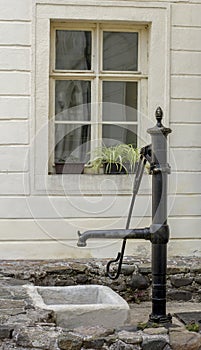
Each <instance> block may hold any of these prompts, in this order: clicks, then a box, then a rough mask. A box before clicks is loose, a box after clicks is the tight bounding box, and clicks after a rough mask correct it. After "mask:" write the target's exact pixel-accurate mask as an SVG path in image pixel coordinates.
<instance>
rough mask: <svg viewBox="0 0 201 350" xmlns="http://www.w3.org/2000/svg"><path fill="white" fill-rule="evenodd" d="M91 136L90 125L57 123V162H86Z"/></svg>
mask: <svg viewBox="0 0 201 350" xmlns="http://www.w3.org/2000/svg"><path fill="white" fill-rule="evenodd" d="M90 138H91V126H90V125H77V124H55V145H56V146H55V163H58V162H67V163H76V162H80V161H81V162H86V161H87V160H88V158H89V157H88V152H89V150H90V147H89V145H90Z"/></svg>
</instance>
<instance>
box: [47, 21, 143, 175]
mask: <svg viewBox="0 0 201 350" xmlns="http://www.w3.org/2000/svg"><path fill="white" fill-rule="evenodd" d="M70 26H71V25H70V24H68V25H66V27H67V28H65V26H61V27H59V26H58V25H56V24H55V25H53V27H54V28H53V33H54V35H53V38H54V40H53V45H52V46H53V48H54V49H53V54H52V55H51V57H52V59H53V62H52V63H51V67H52V69H51V72H50V79H51V81H52V82H53V83H51V84H50V87H51V86H53V87H54V88H53V90H54V92H53V94H52V100H53V101H52V102H53V109H52V110H53V120H54V121H55V122H54V128H53V130H52V135H53V136H52V137H50V140H54V142H55V155H54V156H51V159H50V167H49V169H50V173H54V163H55V162H56V161H57V160H58V159H63V161H65V162H67V161H68V160H69V157H70V156H71V154H70V152H71V153H72V158H74V159H75V158H77V159H78V158H79V160H84V161H85V160H87V159H88V157H89V151H92V150H93V149H94V148H95V147H97V146H100V145H101V144H102V142H105V140H106V139H107V141H106V142H105V143H107V145H108V146H109V145H110V144H115V143H116V144H117V143H132V144H133V145H134V146H137V139H138V138H137V135H138V124H139V121H138V109H139V106H140V103H139V95H140V88H139V82H140V81H141V80H142V79H143V78H144V77H143V76H141V73H139V71H138V70H139V67H140V60H139V57H140V55H139V43H140V30H139V29H138V30H133V29H130V28H129V30H128V29H125V28H123V27H122V28H121V29H119V28H118V29H116V28H115V29H114V28H113V27H112V29H110V28H108V26H107V29H105V28H104V26H102V25H101V26H100V25H99V24H97V25H96V26H94V24H93V26H92V27H91V28H90V26H88V27H87V26H86V25H85V26H84V27H80V28H76V27H75V26H76V25H75V24H74V25H73V26H72V28H70ZM69 37H71V39H72V38H73V37H74V41H75V42H76V40H77V42H78V41H80V42H81V44H82V45H81V50H80V51H79V52H81V53H80V54H79V55H77V56H76V55H75V51H76V50H75V49H74V48H73V49H72V51H74V52H73V53H71V54H70V59H69V60H68V62H67V61H66V62H67V63H66V62H65V57H66V55H67V54H68V52H69V51H70V47H73V45H70V44H69V41H68V40H67V38H68V39H69ZM61 38H64V42H67V44H66V48H65V50H64V44H63V43H62V44H61ZM81 38H82V39H81ZM118 38H120V39H121V40H120V43H121V44H119V46H117V45H116V44H117V41H118ZM122 38H124V40H123V39H122ZM59 39H60V43H59ZM112 42H113V43H114V44H115V45H112ZM131 42H132V44H131ZM108 43H109V44H110V46H111V48H110V49H109V51H107V50H106V48H107V47H108ZM129 46H130V47H129ZM125 48H127V50H128V52H129V54H128V52H127V54H125ZM106 51H107V52H106ZM60 52H61V53H60ZM122 53H123V54H122ZM109 54H113V55H115V56H117V58H118V59H117V60H111V59H110V55H109ZM145 54H146V53H145ZM58 55H61V59H58V58H57V56H58ZM128 56H129V57H128ZM72 57H75V61H76V60H77V59H78V60H79V59H80V60H81V63H79V64H78V62H77V64H76V65H74V63H73V62H72V61H73V58H72ZM70 61H71V63H69V62H70ZM112 61H113V63H114V65H113V66H112V65H111V62H112ZM123 63H125V64H123ZM115 90H118V94H115ZM73 123H74V124H76V123H80V126H79V128H78V129H79V131H78V130H77V131H76V132H75V131H74V132H73V133H72V131H71V129H70V128H67V125H68V124H69V125H73ZM86 123H87V129H86ZM58 124H59V126H58ZM51 125H52V124H51ZM82 129H84V131H82ZM59 130H60V131H59ZM86 130H87V131H86ZM59 132H60V133H61V135H63V137H60V136H58V134H59ZM65 133H66V135H65V137H64V134H65ZM68 134H69V135H68ZM86 134H87V136H86ZM72 135H74V136H72ZM78 135H80V136H78ZM81 135H85V136H81ZM68 137H69V138H71V139H72V138H73V137H74V138H75V139H76V141H75V142H72V143H71V146H70V143H69V142H66V140H67V139H68ZM62 140H63V141H62ZM109 140H111V141H109ZM58 142H59V143H60V145H59V146H57V143H58ZM62 143H63V145H62ZM61 145H62V147H61ZM64 145H65V146H64ZM72 145H74V146H73V147H75V148H74V150H73V148H72ZM65 147H66V148H65ZM80 147H81V149H82V150H81V151H79V148H80ZM53 148H54V146H53ZM51 149H52V146H51ZM58 149H60V150H61V149H62V150H63V151H62V152H63V155H62V154H61V153H59V151H58ZM83 150H85V151H86V152H87V155H85V156H84V151H83ZM74 154H76V157H74ZM77 155H78V157H77Z"/></svg>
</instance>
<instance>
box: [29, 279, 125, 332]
mask: <svg viewBox="0 0 201 350" xmlns="http://www.w3.org/2000/svg"><path fill="white" fill-rule="evenodd" d="M24 288H25V289H26V290H27V292H28V294H29V296H30V297H31V299H32V301H33V304H34V305H35V306H36V307H38V308H41V309H44V310H53V311H54V313H55V317H56V324H57V325H58V326H60V327H63V328H67V329H73V328H75V327H80V326H95V325H99V326H104V327H108V328H111V327H112V328H114V327H119V326H122V325H124V324H125V323H126V322H127V321H128V319H129V306H128V304H127V302H126V301H125V300H124V299H123V298H122V297H120V296H119V295H118V294H117V293H116V292H114V291H113V290H112V289H111V288H109V287H106V286H100V285H77V286H67V287H39V286H32V285H25V286H24Z"/></svg>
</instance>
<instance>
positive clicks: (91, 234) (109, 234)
mask: <svg viewBox="0 0 201 350" xmlns="http://www.w3.org/2000/svg"><path fill="white" fill-rule="evenodd" d="M78 236H79V239H78V242H77V246H78V247H86V245H87V243H86V241H87V240H88V239H89V238H96V239H102V238H105V239H110V238H111V239H146V240H150V238H151V233H150V228H149V227H145V228H136V229H129V230H125V229H116V230H115V229H114V230H89V231H85V232H84V233H82V234H81V233H80V232H79V231H78Z"/></svg>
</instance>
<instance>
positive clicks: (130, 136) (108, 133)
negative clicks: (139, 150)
mask: <svg viewBox="0 0 201 350" xmlns="http://www.w3.org/2000/svg"><path fill="white" fill-rule="evenodd" d="M102 135H103V143H104V144H105V145H106V146H107V147H109V146H115V145H116V144H118V143H126V144H132V145H133V147H137V125H112V124H103V131H102Z"/></svg>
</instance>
